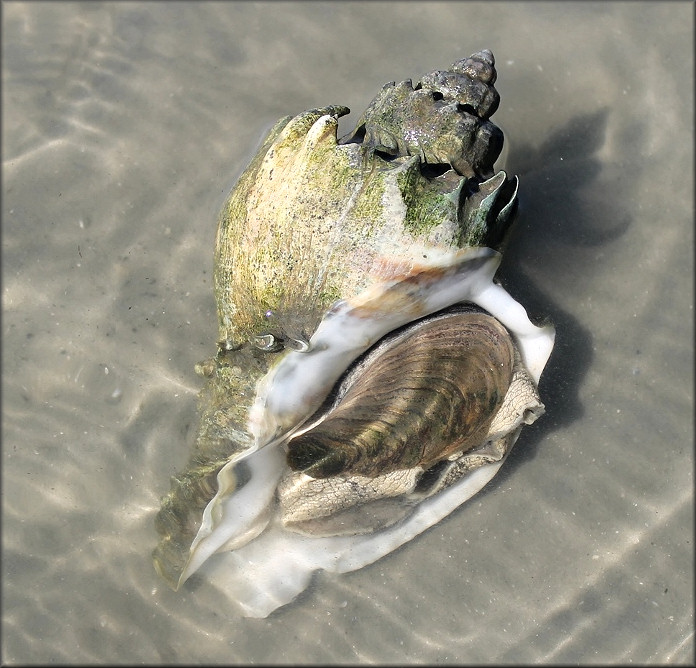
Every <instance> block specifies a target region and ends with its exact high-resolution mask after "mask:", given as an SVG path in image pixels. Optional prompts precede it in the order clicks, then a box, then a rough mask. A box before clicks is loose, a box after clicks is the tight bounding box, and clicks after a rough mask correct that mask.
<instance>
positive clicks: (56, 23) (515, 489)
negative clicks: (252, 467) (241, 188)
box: [2, 2, 694, 664]
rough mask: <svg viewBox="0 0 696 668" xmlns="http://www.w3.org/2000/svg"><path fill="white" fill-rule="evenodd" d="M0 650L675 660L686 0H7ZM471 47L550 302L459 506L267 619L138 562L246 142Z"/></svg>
mask: <svg viewBox="0 0 696 668" xmlns="http://www.w3.org/2000/svg"><path fill="white" fill-rule="evenodd" d="M2 11H3V26H2V27H3V61H2V64H3V98H2V99H3V103H4V105H3V135H2V140H3V141H2V154H3V200H2V223H3V228H2V241H3V255H2V260H3V262H2V269H3V273H2V278H3V283H2V287H3V293H2V294H3V318H2V334H3V338H2V343H3V349H2V353H3V358H2V362H3V376H2V381H3V384H2V399H3V404H2V408H3V433H2V436H3V440H2V445H3V479H2V483H3V486H2V490H3V524H2V528H3V555H2V556H3V559H2V582H3V590H2V594H3V596H2V605H3V610H2V612H3V625H2V661H3V663H9V664H17V663H24V664H26V663H45V662H49V661H52V662H62V663H67V662H73V663H80V662H81V663H85V662H98V663H105V662H108V663H113V662H116V663H132V662H147V663H161V662H167V663H188V662H201V663H221V662H225V663H232V662H243V663H247V662H256V663H274V662H276V663H277V662H286V663H290V662H293V663H294V662H297V663H322V664H324V663H341V662H346V663H355V662H358V661H360V662H390V663H402V662H403V663H406V662H408V663H421V662H427V663H436V662H437V663H484V662H485V663H488V662H491V663H531V662H539V663H567V662H570V663H578V662H580V663H590V662H591V663H608V662H620V663H624V662H636V663H638V662H640V663H648V662H649V663H687V662H692V661H693V659H694V646H693V625H694V620H693V609H694V608H693V604H694V601H693V585H694V582H693V566H694V564H693V533H694V532H693V449H692V444H693V419H692V411H693V343H692V341H693V210H692V197H693V130H692V121H693V88H692V87H691V82H692V75H693V56H692V47H693V5H692V4H691V3H654V4H648V3H611V2H609V3H585V2H582V3H485V4H484V3H480V4H479V3H443V4H440V3H403V4H401V3H365V4H362V3H322V2H320V3H277V4H275V3H273V4H264V3H254V4H252V3H246V2H245V3H200V4H198V3H195V4H194V3H152V4H149V3H125V2H124V3H75V4H68V3H45V4H44V3H27V4H22V3H3V5H2ZM484 47H488V48H490V49H492V50H493V52H494V54H495V55H496V58H497V69H498V83H497V88H498V90H499V91H500V93H501V97H502V102H501V106H500V109H499V110H498V112H497V114H496V116H495V117H494V120H496V122H497V123H499V124H500V125H501V126H502V127H503V128H504V129H505V132H506V137H507V141H508V142H509V145H510V152H509V156H508V161H507V168H508V171H509V172H511V173H516V174H518V175H519V176H520V179H521V186H520V193H521V200H522V203H521V212H520V217H519V221H518V224H517V227H516V228H515V230H514V233H513V235H512V237H511V240H510V246H509V250H508V252H507V254H506V256H505V259H504V262H503V266H502V269H501V277H502V279H503V282H504V284H505V285H506V286H507V288H508V289H509V291H510V292H512V294H513V295H514V296H515V297H517V298H519V299H520V301H522V303H524V304H525V305H526V306H527V307H528V309H529V311H530V312H531V313H532V314H535V315H539V316H543V315H548V316H549V317H550V318H551V319H552V320H553V321H554V322H555V323H556V326H557V345H556V348H555V350H554V353H553V355H552V357H551V360H550V363H549V366H548V367H547V370H546V372H545V375H544V377H543V378H542V382H541V393H542V397H543V399H544V401H545V403H546V407H547V414H546V415H545V416H544V417H543V418H542V419H540V420H539V421H538V422H537V423H536V424H535V425H533V426H532V427H528V428H527V429H526V431H524V432H523V434H522V436H521V438H520V440H519V441H518V443H517V445H516V447H515V450H514V451H513V453H512V455H511V456H510V458H509V459H508V460H507V462H506V464H505V466H504V467H503V470H502V471H501V473H500V474H499V475H498V477H496V478H495V479H494V480H493V482H491V483H490V485H489V486H488V487H487V488H486V489H485V490H484V492H482V493H481V494H480V495H479V496H477V497H475V498H474V499H472V500H471V501H470V502H468V503H467V504H465V505H464V506H462V507H461V508H460V509H459V510H458V511H456V512H455V513H453V514H452V515H451V516H450V517H448V518H447V519H446V520H444V521H443V522H441V523H440V524H439V525H437V526H436V527H434V528H432V529H430V530H429V531H427V532H426V533H425V534H423V535H421V536H420V537H419V538H417V539H415V540H414V541H413V542H411V543H410V544H408V545H406V546H405V547H404V548H402V549H400V550H399V551H398V552H396V553H395V554H392V555H390V556H388V557H386V558H384V559H383V560H381V561H379V562H377V563H376V564H374V565H373V566H370V567H367V568H365V569H363V570H361V571H358V572H356V573H352V574H348V575H343V576H333V575H332V576H329V575H325V574H320V575H319V576H318V577H316V578H315V580H314V582H313V585H312V586H311V588H310V589H309V590H308V591H307V592H305V593H304V594H303V595H302V596H301V597H300V598H299V599H298V600H297V601H296V602H295V603H293V604H292V605H289V606H287V607H285V608H283V609H281V610H279V611H277V612H276V613H274V614H273V615H272V616H271V617H269V618H268V619H265V620H254V619H244V618H239V617H237V616H236V613H235V612H234V609H233V606H232V605H231V604H230V603H229V602H228V601H227V600H226V599H225V598H224V597H223V596H222V595H221V594H220V593H219V592H218V591H217V590H215V589H214V588H213V587H211V586H210V585H209V583H207V582H206V581H205V580H204V579H196V578H195V577H194V578H192V580H191V581H190V583H189V584H188V585H187V586H186V587H185V588H184V589H183V591H181V592H179V593H174V592H172V591H170V590H169V589H168V588H167V587H166V585H164V584H163V583H162V582H161V581H160V580H159V579H158V578H157V576H156V575H155V572H154V570H153V569H152V566H151V561H150V552H151V550H152V548H153V546H154V543H155V541H156V535H155V532H154V528H153V518H154V515H155V513H156V510H157V508H158V505H159V497H160V496H161V495H162V494H163V493H164V492H166V490H167V489H168V486H169V476H170V475H172V474H173V473H174V472H175V471H176V470H177V469H178V468H181V466H182V465H183V464H184V462H185V460H186V458H187V449H188V447H189V445H190V443H191V437H192V435H193V433H194V431H195V427H196V393H197V391H198V389H199V387H200V381H199V379H198V377H197V376H195V374H194V372H193V366H194V364H195V363H196V362H198V361H200V360H202V359H204V358H205V357H207V356H210V355H211V354H212V353H213V352H214V343H215V336H216V323H215V313H214V302H213V294H212V272H211V270H212V251H213V243H214V234H215V223H216V216H217V212H218V209H219V207H220V206H221V204H222V202H223V200H224V198H225V195H226V193H227V191H228V190H229V188H230V187H231V186H232V184H233V183H234V180H235V178H236V176H237V175H238V174H239V172H240V170H241V169H242V168H243V167H244V165H245V164H246V161H247V160H248V159H249V157H250V156H251V155H253V153H254V151H255V148H256V145H257V142H258V141H259V139H260V138H261V135H262V134H263V132H264V131H265V130H266V129H267V128H268V127H269V126H270V125H271V124H272V123H273V122H274V121H275V120H276V119H277V118H278V117H280V116H283V115H286V114H293V113H298V112H300V111H302V110H304V109H309V108H312V107H317V106H323V105H325V104H335V103H341V104H347V105H348V106H349V107H351V108H352V109H353V110H354V114H351V116H350V117H348V119H344V120H343V123H344V125H343V126H342V127H343V128H344V129H345V130H348V129H350V124H351V123H352V122H353V121H354V120H355V118H356V117H357V114H359V113H360V112H361V111H362V109H363V108H364V107H365V106H366V104H367V103H368V102H369V101H370V99H371V98H372V96H373V95H374V94H376V92H377V91H378V90H379V89H380V87H381V86H382V84H383V83H385V82H387V81H391V80H397V81H399V80H402V79H405V78H411V77H413V78H414V79H415V78H418V77H419V76H420V75H422V74H424V73H425V72H428V71H431V70H433V69H437V68H444V67H446V66H448V65H449V64H451V63H452V62H453V61H455V60H458V59H460V58H462V57H465V56H466V55H468V54H470V53H472V52H473V51H476V50H478V49H481V48H484Z"/></svg>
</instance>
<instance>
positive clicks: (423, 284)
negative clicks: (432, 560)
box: [179, 248, 555, 617]
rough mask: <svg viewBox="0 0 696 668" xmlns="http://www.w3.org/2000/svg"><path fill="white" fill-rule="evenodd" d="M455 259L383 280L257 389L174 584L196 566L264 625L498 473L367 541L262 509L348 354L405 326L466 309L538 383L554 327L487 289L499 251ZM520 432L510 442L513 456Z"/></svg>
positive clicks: (344, 306)
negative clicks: (239, 478)
mask: <svg viewBox="0 0 696 668" xmlns="http://www.w3.org/2000/svg"><path fill="white" fill-rule="evenodd" d="M453 258H454V261H453V262H451V263H450V265H449V266H445V267H442V268H440V269H439V270H438V272H436V273H433V272H430V273H429V272H428V271H423V272H421V273H416V274H414V275H412V276H410V277H408V278H407V279H405V280H401V281H392V282H387V283H384V284H382V285H381V286H378V287H373V288H370V289H369V290H368V291H366V292H365V293H362V294H360V295H358V296H357V297H356V298H354V299H352V300H350V301H346V302H341V303H339V304H337V305H336V306H335V308H333V309H331V310H330V312H329V313H327V315H326V316H325V317H324V319H323V320H322V321H321V323H320V325H319V327H318V328H317V330H316V331H315V333H314V335H313V336H312V337H311V341H310V349H309V351H307V352H298V351H290V352H288V353H287V354H286V355H285V356H284V357H283V358H282V360H281V361H280V362H279V363H278V364H277V365H276V367H275V368H274V369H272V371H271V372H269V374H267V376H266V377H265V378H264V379H262V381H260V383H259V384H258V386H257V398H256V401H255V403H254V407H253V412H251V415H250V427H251V428H252V429H253V430H254V435H255V439H256V442H255V445H254V446H253V447H251V448H250V449H249V450H247V451H245V452H242V453H240V454H239V455H237V456H235V457H234V458H232V459H231V460H230V461H229V462H228V463H227V464H226V465H225V466H224V467H223V468H222V469H221V470H220V472H219V474H218V477H217V480H218V492H217V493H216V495H215V497H214V498H213V499H212V500H211V501H210V503H209V504H208V506H207V507H206V509H205V511H204V513H203V519H202V523H201V526H200V529H199V531H198V534H197V536H196V538H195V539H194V541H193V543H192V545H191V548H190V553H189V554H190V556H189V561H188V563H187V565H186V567H185V568H184V570H183V572H182V574H181V577H180V579H179V586H181V585H182V584H183V583H184V582H185V581H186V579H187V578H188V577H190V575H191V574H192V573H194V572H195V571H197V570H198V569H199V568H201V567H202V566H203V565H204V564H205V569H206V571H207V572H208V574H209V575H210V576H211V578H212V581H213V582H214V584H215V585H216V586H220V587H222V588H224V589H226V590H227V591H231V592H234V595H235V599H236V600H237V602H238V603H239V605H240V606H241V607H242V610H243V611H244V614H245V615H247V616H253V617H265V616H267V615H268V614H270V612H272V611H273V610H275V609H276V608H277V607H279V606H281V605H284V604H286V603H289V602H290V601H291V600H292V599H293V598H294V597H295V596H296V595H297V594H298V593H299V592H300V591H302V590H303V589H304V588H305V587H306V586H307V584H308V582H309V579H310V577H311V575H312V573H313V572H314V571H316V570H319V569H325V570H329V571H333V572H347V571H351V570H356V569H358V568H361V567H363V566H365V565H367V564H369V563H372V562H374V561H376V560H377V559H379V558H381V557H382V556H385V555H386V554H388V553H389V552H391V551H392V550H394V549H396V548H397V547H399V546H400V545H403V544H404V543H406V542H408V541H409V540H411V539H412V538H413V537H414V536H416V535H418V534H419V533H421V532H422V531H424V530H425V529H427V528H428V527H430V526H432V525H433V524H435V523H437V522H439V521H440V520H441V519H443V518H444V517H445V516H447V515H448V514H449V513H450V512H452V510H454V509H455V508H456V507H457V506H459V505H460V504H461V503H463V502H464V501H466V500H467V499H468V498H470V497H471V496H473V495H474V494H476V493H477V492H478V491H479V490H480V489H481V488H483V487H484V486H485V485H486V484H487V483H488V482H489V481H490V480H491V478H493V477H494V476H495V474H496V473H497V471H498V470H499V468H500V466H502V464H503V461H504V459H505V457H503V459H501V460H500V461H497V462H494V463H491V464H486V465H483V466H481V467H480V468H479V469H476V470H474V471H473V472H471V473H469V474H467V475H466V476H464V477H463V478H462V479H461V480H460V481H458V482H457V483H455V484H453V485H452V486H451V487H449V488H447V489H445V490H443V491H441V492H438V493H437V494H435V495H434V496H433V497H430V498H427V499H425V500H424V501H422V502H421V503H420V504H419V505H418V507H417V508H416V509H415V510H414V511H413V513H412V514H411V515H410V516H409V517H408V518H406V519H404V520H402V521H399V522H397V523H396V524H395V525H393V526H391V527H388V528H386V529H384V530H381V531H378V532H376V533H374V534H371V535H362V536H350V537H348V536H337V537H324V538H313V537H308V536H303V535H300V534H296V533H293V532H292V531H290V530H287V529H284V528H283V527H282V526H280V525H279V522H278V520H277V518H274V517H273V513H272V511H271V510H270V509H271V508H272V506H273V503H274V494H275V490H276V488H277V485H278V483H279V481H280V479H281V477H282V475H283V472H284V470H285V469H286V467H287V464H286V462H285V452H284V449H283V447H282V444H283V443H284V442H285V441H286V440H287V438H289V436H290V435H292V434H293V433H294V432H295V431H297V430H298V429H300V428H301V426H302V424H303V422H304V421H305V420H306V419H307V418H308V417H309V416H310V415H311V414H312V413H313V412H314V410H315V409H316V408H318V407H319V405H320V404H321V402H322V401H323V399H324V398H325V397H326V395H327V394H328V392H329V391H330V389H331V387H332V386H333V384H334V383H335V381H336V380H337V379H338V377H339V376H340V375H341V374H342V373H343V371H344V370H345V369H346V368H347V366H348V365H349V364H350V363H351V362H352V361H353V360H354V359H355V358H356V357H358V356H359V355H360V354H361V353H362V352H364V351H365V350H367V349H368V348H369V347H370V346H372V345H373V344H374V343H375V342H376V341H377V340H378V339H379V338H381V337H382V336H384V335H385V334H386V333H388V332H390V331H392V330H394V329H396V328H397V327H400V326H401V325H403V324H406V323H408V322H410V321H412V320H414V319H417V318H420V317H423V316H425V315H429V314H431V313H434V312H436V311H439V310H441V309H444V308H447V307H449V306H452V305H453V304H456V303H458V302H471V303H473V304H475V305H477V306H479V307H481V308H483V309H484V310H486V311H488V312H489V313H490V314H491V315H493V316H494V317H496V318H497V319H498V320H499V321H500V322H501V323H502V324H503V325H504V326H505V327H506V328H507V329H508V331H509V332H510V333H511V335H512V337H513V338H514V340H515V342H516V343H517V345H518V348H519V351H520V354H521V356H522V358H523V362H524V364H525V366H526V367H527V369H528V371H529V373H530V375H531V376H532V377H533V379H534V381H535V382H536V383H538V382H539V378H540V376H541V373H542V371H543V369H544V366H545V365H546V362H547V361H548V358H549V356H550V354H551V350H552V348H553V343H554V337H555V330H554V328H553V326H551V325H546V326H544V327H537V326H536V325H534V324H533V323H532V322H531V321H530V320H529V317H528V316H527V312H526V310H525V309H524V307H523V306H522V305H521V304H519V303H518V302H517V301H516V300H515V299H514V298H513V297H512V296H511V295H510V294H509V293H508V292H507V291H506V290H505V289H504V288H503V287H501V286H500V285H497V284H496V283H494V282H493V276H494V274H495V272H496V270H497V268H498V265H499V264H500V260H501V255H500V253H498V252H497V251H494V250H492V249H490V248H471V249H465V250H462V251H459V252H456V253H454V254H453ZM293 420H294V422H293ZM521 428H522V426H521V425H520V426H519V427H517V428H516V429H515V430H514V432H513V433H511V434H510V435H509V438H510V439H511V440H510V447H511V446H512V443H514V441H515V440H516V438H517V436H518V435H519V432H520V431H521ZM508 452H509V449H508ZM242 460H244V461H245V463H246V465H247V466H248V467H249V469H250V472H251V481H250V482H249V483H247V485H245V486H243V487H242V488H240V489H238V490H235V491H234V493H231V491H232V490H233V489H234V487H235V476H234V472H233V469H234V467H236V466H237V465H238V464H239V462H241V461H242ZM216 553H219V554H216ZM211 558H212V559H211Z"/></svg>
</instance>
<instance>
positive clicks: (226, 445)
mask: <svg viewBox="0 0 696 668" xmlns="http://www.w3.org/2000/svg"><path fill="white" fill-rule="evenodd" d="M495 78H496V73H495V67H494V60H493V56H492V54H491V53H490V52H489V51H481V52H479V53H477V54H474V55H472V56H471V57H470V58H467V59H464V60H462V61H459V62H458V63H455V64H454V65H452V67H451V68H450V69H449V70H447V71H445V72H433V73H430V74H428V75H425V76H424V77H423V78H422V79H421V80H420V81H419V82H418V83H417V84H416V85H415V86H414V85H413V84H412V82H411V81H405V82H402V83H400V84H398V85H396V84H394V83H392V84H387V85H386V86H385V87H384V88H383V90H382V91H381V92H380V94H379V95H378V96H377V97H376V98H375V99H374V100H373V102H372V103H371V104H370V106H369V107H368V109H367V110H366V112H365V113H364V114H363V116H362V117H361V118H360V120H359V121H358V123H357V125H356V128H355V130H354V131H353V132H352V133H351V134H349V135H347V136H346V137H344V138H342V139H340V140H339V139H338V137H337V128H338V118H339V117H340V116H342V115H345V114H346V113H348V110H347V109H346V108H345V107H341V106H331V107H325V108H322V109H314V110H310V111H306V112H304V113H302V114H300V115H298V116H295V117H287V118H284V119H281V120H280V121H279V122H278V123H277V124H276V125H275V127H274V128H273V129H272V130H271V131H270V133H269V135H268V137H267V138H266V140H265V141H264V142H263V145H262V146H261V148H260V149H259V151H258V153H257V155H256V157H255V158H254V159H253V160H252V162H251V164H250V165H249V167H248V168H247V169H246V170H245V172H244V173H243V174H242V175H241V177H240V178H239V181H238V183H237V185H236V186H235V188H234V189H233V190H232V192H231V194H230V196H229V198H228V200H227V202H226V204H225V206H224V208H223V211H222V213H221V216H220V221H219V225H218V233H217V242H216V250H215V296H216V302H217V314H218V324H219V342H218V354H217V356H216V357H215V358H214V359H212V360H208V361H207V362H205V363H202V364H201V365H200V366H199V371H200V372H201V373H202V374H204V375H205V376H206V377H207V381H206V386H205V387H204V389H203V391H202V392H201V398H200V405H201V424H200V428H199V433H198V438H197V442H196V446H195V449H194V451H193V454H192V456H191V459H190V461H189V465H188V467H187V468H186V470H185V471H184V472H183V473H181V474H179V475H177V476H176V477H175V478H174V479H173V480H172V488H171V491H170V492H169V494H168V495H167V496H166V497H164V499H163V502H162V508H161V510H160V512H159V514H158V516H157V521H156V525H157V530H158V532H159V534H160V537H161V539H160V543H159V545H158V547H157V548H156V550H155V553H154V561H155V567H156V568H157V570H158V572H159V573H160V574H161V575H162V576H163V577H164V578H165V579H166V580H167V581H168V582H169V583H170V584H171V585H172V586H173V587H174V588H178V587H180V586H181V585H182V584H183V583H184V582H185V581H186V579H187V578H188V577H190V575H192V574H193V573H194V572H196V571H199V570H200V571H201V572H204V573H206V574H207V575H208V577H209V578H210V580H211V582H213V584H215V585H216V586H219V587H221V588H224V589H225V590H226V591H228V592H229V594H230V596H231V598H233V599H234V600H235V601H236V602H237V603H238V604H239V606H240V608H241V610H242V612H243V614H246V615H248V616H257V617H263V616H266V615H268V614H269V613H270V612H272V611H273V610H275V609H276V608H278V607H280V606H282V605H284V604H286V603H288V602H290V601H291V600H292V599H293V598H294V597H295V596H296V595H297V594H298V593H299V592H300V591H302V590H303V589H304V588H305V587H306V586H307V583H308V582H309V580H310V578H311V575H312V573H313V572H314V571H316V570H320V569H325V570H329V571H334V572H346V571H350V570H355V569H357V568H361V567H362V566H365V565H367V564H369V563H371V562H373V561H375V560H377V559H379V558H380V557H382V556H384V555H386V554H388V553H389V552H391V551H392V550H394V549H395V548H396V547H398V546H400V545H402V544H404V543H405V542H407V541H409V540H410V539H411V538H413V537H414V536H416V535H418V534H419V533H421V532H422V531H424V530H425V529H427V528H428V527H429V526H432V525H433V524H435V523H436V522H438V521H439V520H440V519H442V518H443V517H445V516H446V515H447V514H449V513H450V512H451V511H452V510H454V509H455V508H456V507H457V506H459V505H461V504H462V503H463V502H464V501H465V500H466V499H468V498H470V497H471V496H472V495H473V494H475V493H476V492H477V491H478V490H480V489H481V488H482V487H483V486H484V485H485V484H486V483H487V482H488V481H489V480H490V479H491V478H492V477H493V476H494V475H495V473H496V472H497V471H498V469H499V468H500V466H501V465H502V463H503V461H504V459H505V457H506V456H507V454H508V453H509V452H510V449H511V447H512V445H513V444H514V442H515V440H516V439H517V437H518V435H519V433H520V430H521V428H522V426H523V425H524V424H531V423H532V422H533V421H534V420H536V419H537V418H538V417H539V416H540V415H541V414H542V413H543V410H544V408H543V404H542V403H541V400H540V398H539V395H538V391H537V385H538V382H539V378H540V375H541V373H542V370H543V368H544V366H545V364H546V362H547V360H548V357H549V355H550V353H551V349H552V347H553V341H554V330H553V327H552V326H551V325H548V324H547V325H544V326H541V327H540V326H537V325H535V324H533V323H532V322H531V321H530V320H529V318H528V316H527V313H526V311H525V309H524V308H523V307H522V306H521V305H520V304H519V303H518V302H516V301H515V300H514V299H513V297H511V296H510V294H508V293H507V291H506V290H504V289H503V288H502V287H501V286H500V285H498V284H497V283H496V282H495V281H494V276H495V273H496V270H497V268H498V265H499V263H500V259H501V254H500V251H501V248H502V244H503V240H504V238H505V233H506V231H507V229H508V228H509V226H510V225H511V223H512V220H513V218H514V214H515V210H516V203H517V179H516V178H512V179H509V178H508V176H507V175H506V174H505V172H503V171H499V172H495V171H494V169H493V165H494V162H495V160H496V158H497V157H498V154H499V153H500V150H501V148H502V132H501V131H500V130H499V129H498V128H497V127H496V126H495V125H493V123H491V121H490V120H489V118H490V116H491V114H492V113H493V112H494V111H495V109H496V108H497V105H498V94H497V91H496V90H495V88H494V83H495Z"/></svg>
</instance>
